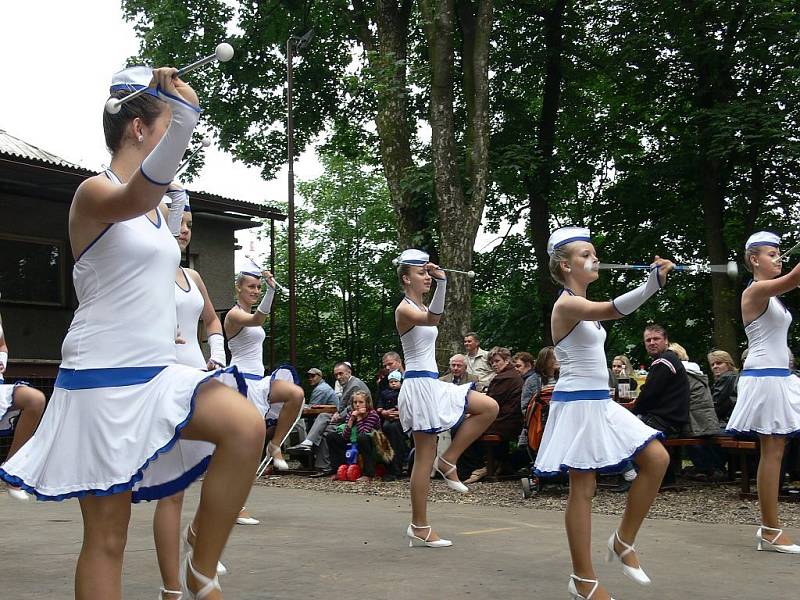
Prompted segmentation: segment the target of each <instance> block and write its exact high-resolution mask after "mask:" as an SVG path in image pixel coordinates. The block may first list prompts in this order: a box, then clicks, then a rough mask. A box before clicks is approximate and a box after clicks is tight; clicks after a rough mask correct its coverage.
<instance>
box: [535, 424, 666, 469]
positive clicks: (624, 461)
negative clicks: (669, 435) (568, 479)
mask: <svg viewBox="0 0 800 600" xmlns="http://www.w3.org/2000/svg"><path fill="white" fill-rule="evenodd" d="M665 437H666V436H665V435H664V433H663V432H661V431H656V432H655V433H654V434H653V435H651V436H650V437H648V438H647V439H646V440H645V441H644V443H643V444H641V445H639V446H638V447H637V448H636V450H634V451H633V453H632V454H631V455H630V456H628V457H627V458H624V459H622V460H621V461H619V462H618V463H615V464H613V465H608V466H605V467H598V468H596V469H581V468H578V467H571V466H569V465H565V464H562V465H559V467H558V470H557V471H540V470H539V469H535V468H534V470H533V473H534V475H536V476H537V477H555V476H556V475H561V474H562V473H569V471H570V470H574V471H584V472H586V471H596V472H597V473H600V474H606V473H619V472H620V471H622V469H623V468H624V467H626V466H627V464H628V463H629V462H630V461H631V460H632V459H633V457H634V456H636V455H637V454H639V452H641V451H642V450H644V449H645V448H646V447H647V445H648V444H649V443H650V442H652V441H653V440H663V439H664V438H665Z"/></svg>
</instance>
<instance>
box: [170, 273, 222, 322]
mask: <svg viewBox="0 0 800 600" xmlns="http://www.w3.org/2000/svg"><path fill="white" fill-rule="evenodd" d="M178 268H179V269H180V270H181V273H183V278H184V279H186V285H188V286H189V289H187V290H185V289H183V288H182V287H181V284H180V283H178V280H177V279H176V280H175V285H177V286H178V289H179V290H181V291H182V292H186V293H187V294H188V293H189V292H191V291H192V282H191V281H189V276H188V275H187V274H186V270H185V269H184V268H183V267H178ZM211 335H214V334H211ZM209 337H211V336H209Z"/></svg>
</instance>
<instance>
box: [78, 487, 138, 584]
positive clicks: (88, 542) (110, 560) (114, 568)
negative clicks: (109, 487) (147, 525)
mask: <svg viewBox="0 0 800 600" xmlns="http://www.w3.org/2000/svg"><path fill="white" fill-rule="evenodd" d="M80 505H81V513H82V514H83V546H81V553H80V555H79V556H78V566H77V568H76V570H75V599H76V600H96V599H97V598H103V599H104V600H120V599H121V598H122V557H123V555H124V552H125V543H126V542H127V538H128V521H130V518H131V493H130V492H125V493H122V494H115V495H113V496H84V497H83V498H81V499H80Z"/></svg>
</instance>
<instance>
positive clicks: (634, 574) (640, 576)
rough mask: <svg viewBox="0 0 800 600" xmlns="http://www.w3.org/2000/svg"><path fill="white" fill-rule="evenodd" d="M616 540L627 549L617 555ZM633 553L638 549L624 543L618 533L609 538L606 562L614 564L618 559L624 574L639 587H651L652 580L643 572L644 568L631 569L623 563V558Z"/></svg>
mask: <svg viewBox="0 0 800 600" xmlns="http://www.w3.org/2000/svg"><path fill="white" fill-rule="evenodd" d="M615 539H616V540H617V541H618V542H619V543H620V544H621V545H622V546H623V547H624V548H625V549H624V550H623V551H622V553H621V554H617V551H616V550H614V540H615ZM631 552H636V548H634V547H633V545H629V544H626V543H625V542H623V541H622V540H621V539H620V537H619V532H618V531H615V532H614V533H612V534H611V537H610V538H608V555H607V556H606V562H608V563H610V562H613V561H614V559H615V558H616V559H617V560H618V561H619V562H620V564H622V572H623V573H624V574H625V575H627V576H628V577H629V578H630V579H633V580H634V581H635V582H636V583H638V584H639V585H650V578H649V577H648V576H647V573H645V572H644V570H642V567H629V566H628V565H626V564H625V563H624V562H622V557H623V556H627V555H628V554H630V553H631Z"/></svg>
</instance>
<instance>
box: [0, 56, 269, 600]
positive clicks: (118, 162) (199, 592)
mask: <svg viewBox="0 0 800 600" xmlns="http://www.w3.org/2000/svg"><path fill="white" fill-rule="evenodd" d="M176 74H177V71H176V69H173V68H161V69H156V70H154V71H151V70H150V69H147V68H145V67H132V68H130V69H126V70H125V71H123V72H121V73H118V74H117V75H115V81H114V83H115V84H117V85H120V86H121V87H120V88H119V89H114V88H112V95H114V97H122V96H124V95H127V94H128V93H130V92H131V91H132V90H133V89H137V88H145V87H146V86H147V84H148V82H150V81H151V78H152V87H151V88H149V91H150V92H151V93H147V94H143V95H141V96H138V97H137V98H136V99H135V100H132V101H130V102H128V103H126V104H124V105H123V107H122V109H121V110H120V111H119V112H118V113H116V114H114V115H111V114H109V113H105V114H104V123H103V125H104V130H105V133H106V145H107V146H108V148H109V150H110V151H111V153H112V160H111V167H110V169H109V170H108V171H107V172H106V173H104V174H102V175H97V176H95V177H90V178H89V179H87V180H86V181H84V182H83V183H82V184H81V185H80V187H79V188H78V190H77V191H76V193H75V198H74V200H73V202H72V206H71V208H70V215H69V236H70V244H71V247H72V252H73V256H74V257H75V267H74V270H73V280H74V282H75V291H76V294H77V297H78V308H77V310H76V311H75V316H74V318H73V320H72V324H71V326H70V329H69V332H68V333H67V336H66V338H65V339H64V343H63V346H62V358H63V362H62V364H61V368H60V369H59V373H58V377H57V379H56V383H55V390H54V392H53V396H52V398H51V400H50V404H49V406H48V409H47V411H46V412H45V415H44V417H43V418H42V422H41V424H40V425H39V428H38V430H37V431H36V433H35V434H34V436H33V437H32V438H31V439H30V440H29V441H28V443H27V444H25V445H24V446H23V447H22V448H20V450H19V451H18V452H17V453H16V454H15V455H14V456H13V457H12V458H11V459H10V460H9V461H8V462H7V463H5V464H4V465H3V467H2V468H0V478H2V479H4V480H6V481H7V482H8V483H10V484H12V485H17V486H19V487H22V488H23V489H24V490H26V491H28V492H31V493H34V494H35V495H36V496H37V498H39V499H40V500H61V499H66V498H75V497H77V498H79V500H80V505H81V512H82V515H83V522H84V537H83V546H82V548H81V552H80V556H79V558H78V566H77V569H76V574H75V596H76V598H77V599H78V600H90V599H92V600H93V599H96V598H103V599H104V600H119V599H120V598H121V596H122V562H123V554H124V549H125V541H126V535H127V529H128V522H129V520H130V511H131V507H130V504H131V501H132V500H133V501H134V502H136V501H139V500H140V499H157V498H160V497H164V496H167V495H172V494H174V493H175V492H177V491H180V490H182V489H185V488H186V487H187V486H188V485H189V484H191V482H192V481H194V480H195V479H197V478H198V477H200V476H201V475H202V474H203V472H205V471H206V466H207V473H206V477H205V479H204V481H203V488H202V494H201V498H200V505H199V507H198V509H197V515H196V517H195V523H196V524H197V539H196V541H195V547H194V550H193V551H191V552H188V553H187V555H186V559H185V561H184V562H183V563H182V567H181V587H182V591H183V597H184V600H190V599H191V598H204V599H206V600H218V599H219V598H222V591H221V589H220V587H219V583H218V580H217V577H216V570H217V561H218V560H219V558H220V555H221V554H222V550H223V548H224V547H225V543H226V541H227V539H228V536H229V534H230V531H231V528H232V527H233V524H234V521H235V519H236V514H237V512H238V510H239V508H240V507H241V506H242V504H243V503H244V501H245V499H246V498H247V494H248V493H249V491H250V488H251V485H252V473H253V471H254V470H255V468H256V465H257V464H258V459H259V453H260V450H261V448H262V445H263V443H264V435H265V431H264V422H263V420H262V419H261V416H260V415H259V414H258V412H257V411H256V410H255V409H254V408H253V406H252V404H250V403H249V402H247V400H246V399H245V398H244V397H243V396H242V395H241V394H240V393H238V392H237V391H236V389H231V387H229V386H234V388H239V389H241V391H242V392H244V382H243V380H242V378H241V376H240V375H239V373H238V371H237V370H236V369H235V368H229V369H226V370H222V371H216V372H213V373H206V372H203V371H200V370H198V369H196V368H194V367H188V366H186V365H180V364H177V357H176V350H175V332H176V313H175V290H174V288H175V270H176V269H177V267H178V264H179V261H180V251H179V249H178V246H177V244H176V243H175V239H174V237H173V235H172V233H171V232H170V230H169V229H168V227H167V226H166V225H165V224H164V222H163V221H164V219H162V217H161V213H160V212H159V211H158V205H159V203H160V201H161V199H162V197H163V195H164V193H165V191H166V189H167V186H168V185H169V183H170V182H171V181H172V179H173V177H174V176H175V172H176V170H177V168H178V165H179V163H180V160H181V158H182V156H183V153H184V152H185V150H186V147H187V145H188V143H189V140H190V138H191V135H192V131H193V129H194V127H195V125H196V123H197V120H198V118H199V114H200V109H199V107H198V100H197V95H196V94H195V93H194V91H193V90H192V89H191V88H190V87H189V86H187V85H186V84H185V83H184V82H182V81H181V80H180V79H178V78H177V77H176ZM175 204H176V203H173V207H174V206H175ZM176 211H177V208H176ZM180 212H182V207H181V209H180ZM223 382H224V383H226V384H227V385H223ZM181 439H189V440H201V441H206V442H211V443H213V444H214V445H215V448H214V453H213V456H212V457H211V460H210V462H208V463H207V465H206V463H201V464H200V465H197V466H196V468H189V467H188V466H187V465H179V464H178V465H176V461H174V460H171V457H172V452H173V451H177V449H179V448H180V445H179V444H177V442H178V441H179V440H181ZM145 481H147V484H146V485H143V484H144V482H145Z"/></svg>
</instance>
